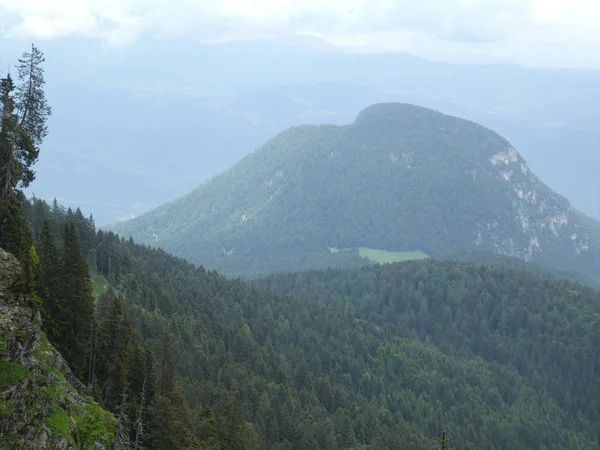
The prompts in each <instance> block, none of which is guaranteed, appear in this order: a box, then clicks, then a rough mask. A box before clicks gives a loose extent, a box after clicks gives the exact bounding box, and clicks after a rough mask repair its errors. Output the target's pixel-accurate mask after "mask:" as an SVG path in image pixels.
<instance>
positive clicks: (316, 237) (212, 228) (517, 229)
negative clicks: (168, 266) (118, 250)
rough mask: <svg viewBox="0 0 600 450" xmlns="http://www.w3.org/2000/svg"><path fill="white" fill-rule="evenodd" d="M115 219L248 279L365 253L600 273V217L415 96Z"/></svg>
mask: <svg viewBox="0 0 600 450" xmlns="http://www.w3.org/2000/svg"><path fill="white" fill-rule="evenodd" d="M116 229H117V231H118V232H119V233H121V234H123V235H124V236H127V237H128V236H133V237H134V238H135V239H136V240H138V241H140V242H143V243H146V244H151V245H156V246H160V247H162V248H164V249H166V250H167V251H170V252H173V253H175V254H177V255H179V256H182V257H185V258H187V259H188V260H190V261H193V262H195V263H198V264H204V265H206V266H207V267H210V268H215V269H217V270H219V271H222V272H223V273H226V274H244V275H252V274H260V273H265V272H270V271H274V270H295V269H301V268H310V267H319V266H324V265H344V264H349V263H357V262H359V261H360V257H359V250H357V249H360V251H361V254H362V255H366V256H372V255H373V254H374V252H377V251H381V250H383V251H388V252H399V253H398V254H397V255H396V256H397V257H400V258H401V257H402V254H403V253H402V252H421V253H419V254H420V255H423V254H427V255H432V256H441V255H448V254H452V253H457V252H465V251H479V252H493V253H496V254H502V255H508V256H514V257H519V258H522V259H525V260H529V261H533V262H540V263H542V264H546V265H556V266H559V267H561V268H568V269H580V270H589V271H595V270H597V269H598V261H599V259H598V252H599V251H600V224H598V223H597V222H595V221H593V220H591V219H589V218H588V217H586V216H584V215H583V214H581V213H579V212H577V211H576V210H575V209H574V208H573V207H572V206H571V204H570V203H569V202H568V201H567V200H566V199H565V198H563V197H561V196H560V195H558V194H556V193H555V192H553V191H552V190H551V189H549V188H548V187H547V186H546V185H545V184H544V183H542V182H541V181H540V180H539V179H538V178H537V177H536V176H535V175H534V174H533V173H532V172H531V171H530V169H529V167H528V166H527V163H526V162H525V160H524V159H523V158H522V157H521V156H520V155H519V153H518V152H517V151H516V150H515V149H514V148H513V147H512V146H511V144H510V143H509V142H508V141H507V140H505V139H504V138H502V137H501V136H499V135H498V134H496V133H494V132H492V131H490V130H488V129H486V128H484V127H482V126H479V125H477V124H475V123H472V122H469V121H466V120H463V119H459V118H456V117H452V116H448V115H444V114H442V113H439V112H436V111H434V110H429V109H426V108H422V107H417V106H413V105H408V104H377V105H374V106H371V107H369V108H367V109H365V110H363V111H362V112H361V113H360V114H359V115H358V117H357V118H356V120H355V122H354V123H352V124H351V125H347V126H334V125H324V126H300V127H295V128H291V129H289V130H287V131H285V132H283V133H281V134H279V135H278V136H276V137H275V138H273V139H272V140H270V141H269V142H268V143H267V144H265V145H264V146H263V147H262V148H260V149H259V150H257V151H255V152H254V153H252V154H250V155H249V156H247V157H245V158H244V159H243V160H242V161H240V162H239V163H238V164H236V165H234V166H233V167H231V168H230V169H229V170H227V171H225V172H223V173H222V174H221V175H219V176H216V177H214V178H213V179H210V180H208V181H207V182H205V183H203V184H202V185H201V186H200V187H198V188H197V189H196V190H194V191H193V192H191V193H190V194H188V195H186V196H184V197H182V198H180V199H178V200H176V201H174V202H172V203H169V204H166V205H164V206H162V207H160V208H158V209H156V210H154V211H152V212H150V213H147V214H145V215H142V216H141V217H138V218H135V219H133V220H131V221H127V222H124V223H121V224H119V225H118V226H117V228H116ZM391 256H392V257H394V255H393V254H392V255H391ZM407 256H411V255H410V254H408V255H407ZM595 273H597V272H595Z"/></svg>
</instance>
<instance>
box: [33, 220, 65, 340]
mask: <svg viewBox="0 0 600 450" xmlns="http://www.w3.org/2000/svg"><path fill="white" fill-rule="evenodd" d="M39 257H40V270H39V276H38V289H37V290H38V293H39V295H40V297H41V300H42V318H43V319H44V321H43V325H42V329H43V330H44V331H45V332H46V334H47V335H48V338H49V339H50V341H51V342H52V343H55V342H58V341H59V337H60V333H61V329H62V328H64V326H65V322H66V317H65V305H64V299H63V285H62V277H61V270H60V252H59V249H58V247H57V246H56V242H55V241H54V236H53V234H52V227H51V225H50V222H49V221H48V220H46V221H44V224H43V225H42V231H41V233H40V243H39Z"/></svg>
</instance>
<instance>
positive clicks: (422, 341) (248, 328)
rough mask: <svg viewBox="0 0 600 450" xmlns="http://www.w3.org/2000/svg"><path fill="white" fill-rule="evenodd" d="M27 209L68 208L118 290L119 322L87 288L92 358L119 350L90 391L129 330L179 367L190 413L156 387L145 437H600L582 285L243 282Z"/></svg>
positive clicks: (503, 442)
mask: <svg viewBox="0 0 600 450" xmlns="http://www.w3.org/2000/svg"><path fill="white" fill-rule="evenodd" d="M27 213H28V216H29V217H30V222H31V227H32V230H33V233H34V235H37V234H38V233H40V229H41V228H43V225H42V224H43V223H44V221H46V220H49V221H50V223H51V228H52V229H54V228H58V229H60V225H61V224H62V222H64V221H65V220H66V221H68V220H75V221H76V225H77V228H78V230H79V234H80V236H81V244H82V250H83V251H84V252H85V255H86V257H87V259H88V260H89V261H90V262H91V268H92V271H93V273H94V275H95V277H94V284H95V286H96V288H97V290H99V291H102V290H104V291H105V292H110V291H111V290H114V291H115V292H119V293H120V294H121V295H122V298H123V300H122V301H123V304H122V305H121V308H120V314H119V316H120V318H119V316H117V317H114V312H113V313H109V314H107V311H105V303H106V298H105V297H106V296H105V295H104V294H101V295H100V296H99V299H98V308H97V309H98V311H97V315H99V316H108V318H109V320H108V321H106V322H104V321H103V322H101V323H102V325H101V328H100V330H102V331H101V333H100V336H101V337H102V336H104V339H109V342H107V343H106V344H105V345H99V348H100V349H101V351H100V354H99V355H98V356H99V357H101V359H104V358H107V357H109V356H110V355H114V358H113V359H114V361H113V364H112V365H109V366H108V367H107V368H109V369H110V368H112V370H110V371H109V372H108V373H107V374H104V376H106V375H108V376H109V380H112V383H110V384H109V385H107V384H106V382H103V383H102V386H105V387H103V388H102V389H101V390H100V392H102V393H104V392H105V390H106V388H107V387H113V388H115V387H117V388H118V387H121V386H123V384H126V383H127V381H124V380H123V379H122V378H121V377H122V376H123V373H122V371H121V370H118V369H119V368H120V367H121V361H122V359H123V358H127V357H129V358H134V361H135V360H136V359H135V352H133V353H131V352H130V351H125V350H127V348H128V346H129V345H130V341H131V337H132V336H134V335H138V333H139V337H140V342H142V343H143V345H144V347H146V349H156V350H157V351H156V354H157V357H158V361H157V364H156V365H155V366H156V374H155V377H156V378H157V379H158V380H157V381H156V382H155V383H154V384H156V385H157V387H158V386H162V385H163V384H164V382H165V372H167V373H169V371H168V370H165V368H166V367H167V368H168V367H171V368H173V365H174V366H175V368H176V371H175V374H174V375H173V374H172V375H171V377H168V378H169V380H171V381H170V382H171V384H173V381H175V384H176V385H177V386H180V387H181V388H182V389H183V390H184V391H185V397H186V398H187V399H188V401H189V403H190V404H191V405H192V406H193V411H192V413H190V411H189V409H187V410H186V408H185V407H183V405H182V404H181V402H180V403H179V404H173V403H171V402H167V403H166V404H165V402H164V401H163V400H162V396H157V397H158V401H155V402H152V403H151V405H153V407H152V406H151V407H150V411H149V412H148V416H146V417H147V419H146V420H148V419H154V421H153V422H152V423H149V422H145V423H144V426H145V428H144V429H145V430H147V431H149V432H150V433H152V434H151V436H152V439H150V440H149V442H148V445H147V446H146V448H149V449H151V450H152V449H165V448H169V449H174V450H176V449H179V448H186V449H187V448H206V447H212V448H227V449H233V450H254V449H256V450H258V449H272V450H275V449H279V450H292V449H296V448H302V449H304V448H315V449H331V448H338V449H350V448H356V449H364V450H382V449H388V448H394V449H395V448H410V449H416V450H420V449H423V450H425V449H431V448H432V447H433V443H432V438H433V437H434V436H439V435H440V433H441V430H446V431H447V433H448V435H449V437H450V441H451V445H452V447H453V448H457V449H463V450H476V449H481V448H486V449H492V450H500V449H513V448H514V449H532V450H533V449H540V448H547V449H549V450H555V449H556V450H558V449H563V448H569V449H587V448H592V447H593V446H594V445H595V444H596V443H597V441H598V437H599V436H600V430H599V429H598V425H597V424H598V423H599V419H600V403H599V402H600V399H599V398H598V396H594V395H590V394H589V393H590V392H596V391H597V390H598V389H600V386H599V385H598V382H599V380H598V377H597V375H596V374H597V373H598V371H599V370H600V367H599V361H598V358H597V348H598V345H600V334H599V331H600V330H599V328H598V323H599V320H600V295H599V294H598V293H597V292H596V291H594V290H592V289H590V288H587V287H585V286H582V285H581V284H577V283H574V282H571V281H567V280H562V279H552V278H549V277H540V276H538V275H535V274H533V273H531V272H528V271H524V270H518V271H517V270H508V269H492V268H490V267H488V266H483V265H479V264H465V263H456V262H436V261H431V260H426V261H413V262H407V263H402V264H393V265H386V266H372V267H367V268H361V269H355V270H344V271H341V270H324V271H310V272H301V273H294V274H285V275H278V276H270V277H268V278H265V279H261V280H259V281H257V282H256V283H252V284H251V283H245V282H243V281H241V280H235V279H234V280H232V279H228V278H225V277H223V276H221V275H219V274H217V273H215V272H212V271H207V270H205V269H204V268H201V267H200V268H199V267H196V266H194V265H192V264H190V263H188V262H186V261H184V260H182V259H180V258H175V257H173V256H171V255H169V254H167V253H165V252H164V251H162V250H157V249H151V248H148V247H145V246H142V245H138V244H136V243H134V242H133V241H131V240H124V239H122V238H120V237H119V236H117V235H115V234H113V233H110V232H104V231H101V230H100V231H97V232H94V230H93V225H92V224H91V223H89V222H86V221H85V220H84V219H77V214H75V215H73V214H72V213H71V214H69V213H68V212H67V214H65V213H64V212H61V211H60V208H58V207H55V208H48V206H47V205H44V204H43V203H42V202H40V201H39V200H36V201H34V202H33V204H31V205H30V207H28V208H27ZM69 217H70V218H69ZM56 225H59V226H58V227H57V226H56ZM109 297H110V296H109ZM123 317H128V318H129V319H130V320H131V322H132V323H133V324H134V325H135V328H136V331H137V333H133V332H131V331H129V332H127V334H123V333H124V331H123V330H122V329H120V327H121V326H122V320H123ZM105 327H106V328H105ZM169 335H170V336H171V338H170V340H169V341H167V342H168V343H169V345H168V346H164V342H163V343H161V341H162V340H163V336H169ZM121 336H122V337H121ZM166 349H168V350H169V351H166ZM161 350H162V351H161ZM165 357H168V358H166V359H165ZM169 358H170V359H169ZM125 367H129V371H131V372H134V373H135V372H136V371H137V369H138V365H137V364H136V363H133V362H130V363H129V365H126V366H125ZM1 373H2V372H0V374H1ZM126 373H127V370H126ZM134 373H131V374H130V375H129V378H131V377H132V375H134ZM98 375H99V376H100V371H99V372H98ZM173 377H174V378H175V380H173ZM127 378H128V377H125V380H126V379H127ZM133 378H134V379H136V380H140V378H139V374H138V375H136V376H134V377H133ZM143 379H144V378H143V377H142V378H141V380H143ZM151 384H153V383H148V385H151ZM119 392H120V390H119V389H116V393H119ZM155 398H156V397H155ZM183 403H185V402H183ZM134 404H135V397H134V401H133V405H132V406H134ZM151 411H153V412H151ZM129 417H134V416H133V415H130V416H129ZM157 419H158V420H157ZM172 422H180V423H179V425H177V426H173V424H172ZM181 422H183V423H181ZM170 423H171V424H170ZM157 429H159V430H161V432H159V433H157V434H156V435H155V434H154V433H156V431H157ZM186 434H187V435H189V434H192V435H194V436H195V439H197V440H196V441H195V443H196V445H189V443H187V445H186V442H184V440H183V439H181V438H182V437H183V436H185V435H186ZM154 436H156V438H155V437H154Z"/></svg>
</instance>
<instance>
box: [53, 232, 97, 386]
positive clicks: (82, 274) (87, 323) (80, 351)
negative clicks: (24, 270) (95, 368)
mask: <svg viewBox="0 0 600 450" xmlns="http://www.w3.org/2000/svg"><path fill="white" fill-rule="evenodd" d="M62 280H63V292H62V297H63V298H64V299H65V300H64V313H65V323H64V326H63V327H62V330H61V332H60V338H59V342H58V343H59V349H60V350H61V352H62V353H63V356H64V357H65V359H66V360H67V362H68V363H69V366H70V367H71V369H72V370H73V372H74V373H75V374H76V375H77V376H79V377H82V378H83V377H84V374H85V371H86V368H87V360H88V354H89V345H90V338H91V333H92V329H93V324H94V298H93V296H92V282H91V278H90V269H89V267H88V264H87V261H86V259H85V257H84V256H83V254H82V253H81V245H80V241H79V237H78V234H77V230H76V228H75V225H74V224H73V223H71V222H69V223H67V224H66V225H65V229H64V238H63V254H62Z"/></svg>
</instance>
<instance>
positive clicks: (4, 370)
mask: <svg viewBox="0 0 600 450" xmlns="http://www.w3.org/2000/svg"><path fill="white" fill-rule="evenodd" d="M28 373H29V372H28V371H27V369H26V368H25V367H23V366H22V365H21V364H16V363H11V362H8V361H0V388H1V387H5V386H10V385H12V384H15V383H16V382H18V381H21V380H22V379H24V378H26V377H27V375H28Z"/></svg>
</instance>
